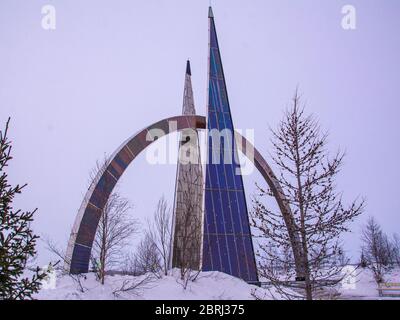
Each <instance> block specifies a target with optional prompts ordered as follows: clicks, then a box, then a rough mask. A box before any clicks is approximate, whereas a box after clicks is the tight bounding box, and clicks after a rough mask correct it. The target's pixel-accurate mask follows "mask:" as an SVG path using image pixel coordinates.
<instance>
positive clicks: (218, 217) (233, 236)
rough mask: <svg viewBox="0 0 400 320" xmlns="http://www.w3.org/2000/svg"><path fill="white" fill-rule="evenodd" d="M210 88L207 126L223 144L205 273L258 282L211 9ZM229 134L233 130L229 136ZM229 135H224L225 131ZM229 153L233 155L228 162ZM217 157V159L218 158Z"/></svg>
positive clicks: (212, 169) (209, 197)
mask: <svg viewBox="0 0 400 320" xmlns="http://www.w3.org/2000/svg"><path fill="white" fill-rule="evenodd" d="M208 16H209V28H210V30H209V32H210V35H209V66H208V77H209V84H208V85H209V88H208V106H207V109H208V110H207V113H208V118H207V127H208V130H209V132H211V131H212V132H215V131H216V130H218V132H220V135H221V137H219V139H220V141H217V142H218V147H216V146H215V145H214V143H215V141H214V140H215V139H213V138H214V137H210V136H209V138H208V147H207V151H208V159H207V160H208V162H207V166H206V184H205V212H204V235H203V260H202V269H203V270H204V271H221V272H225V273H228V274H231V275H233V276H235V277H238V278H241V279H243V280H245V281H248V282H252V283H257V282H258V276H257V270H256V264H255V257H254V249H253V243H252V237H251V233H250V224H249V217H248V212H247V204H246V197H245V192H244V186H243V179H242V175H241V174H239V175H238V174H237V172H241V171H240V164H239V163H236V159H238V150H237V148H236V145H235V143H234V126H233V121H232V116H231V110H230V105H229V100H228V92H227V89H226V83H225V76H224V71H223V67H222V61H221V54H220V50H219V45H218V39H217V32H216V28H215V22H214V14H213V12H212V8H211V7H210V8H209V14H208ZM226 132H229V133H230V139H229V137H226V136H225V134H226ZM223 133H224V135H223V136H222V134H223ZM226 155H228V156H230V159H229V160H230V161H227V159H226ZM216 160H217V161H216Z"/></svg>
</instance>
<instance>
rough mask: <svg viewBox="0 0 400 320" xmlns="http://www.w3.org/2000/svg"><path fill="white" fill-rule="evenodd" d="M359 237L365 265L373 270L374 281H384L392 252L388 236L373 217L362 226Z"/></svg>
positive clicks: (390, 263)
mask: <svg viewBox="0 0 400 320" xmlns="http://www.w3.org/2000/svg"><path fill="white" fill-rule="evenodd" d="M361 239H362V242H363V247H362V250H363V253H364V255H365V260H366V265H367V267H368V268H369V269H370V270H371V271H372V272H373V274H374V279H375V281H376V283H378V284H379V283H382V282H384V281H385V274H386V273H387V272H388V271H389V270H390V268H391V266H392V261H391V255H392V252H391V248H390V243H389V240H388V237H387V236H386V234H385V233H384V232H383V231H382V229H381V227H380V225H379V224H378V222H377V221H376V220H375V219H374V218H373V217H370V218H369V219H368V222H367V224H366V225H365V226H364V228H363V230H362V238H361Z"/></svg>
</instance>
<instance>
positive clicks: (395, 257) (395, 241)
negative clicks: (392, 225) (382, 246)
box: [392, 233, 400, 267]
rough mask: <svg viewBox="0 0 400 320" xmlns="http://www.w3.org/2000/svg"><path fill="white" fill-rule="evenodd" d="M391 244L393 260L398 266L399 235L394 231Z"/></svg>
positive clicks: (399, 260)
mask: <svg viewBox="0 0 400 320" xmlns="http://www.w3.org/2000/svg"><path fill="white" fill-rule="evenodd" d="M392 245H393V251H394V253H393V260H394V262H395V263H396V264H397V266H398V267H400V236H399V235H398V234H397V233H395V234H394V235H393V238H392Z"/></svg>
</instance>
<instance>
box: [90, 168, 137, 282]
mask: <svg viewBox="0 0 400 320" xmlns="http://www.w3.org/2000/svg"><path fill="white" fill-rule="evenodd" d="M107 165H108V161H107V160H104V161H103V162H100V163H99V162H98V163H97V165H96V169H95V170H94V172H93V174H91V177H92V179H95V177H96V175H97V174H98V172H104V170H106V168H107ZM107 183H112V182H111V181H107V179H105V180H104V184H107ZM104 187H105V189H107V188H108V187H107V186H104ZM104 202H105V205H104V208H103V209H102V212H101V216H100V221H99V224H98V226H97V230H96V236H95V239H94V243H93V248H92V256H91V261H92V265H93V268H94V270H95V271H96V273H97V276H98V279H99V281H100V282H101V283H102V284H104V281H105V276H106V272H107V271H108V270H109V269H110V268H112V267H114V266H117V265H118V264H120V263H121V261H122V258H123V257H124V255H123V249H124V247H125V246H126V245H127V242H128V240H129V239H130V238H131V237H132V236H133V235H134V234H135V233H137V229H138V222H137V220H136V219H132V218H131V217H130V214H129V213H130V210H131V206H130V204H129V201H128V200H127V199H125V198H123V197H121V195H120V194H119V193H118V192H117V191H113V192H112V193H111V194H110V196H109V197H108V198H107V199H104Z"/></svg>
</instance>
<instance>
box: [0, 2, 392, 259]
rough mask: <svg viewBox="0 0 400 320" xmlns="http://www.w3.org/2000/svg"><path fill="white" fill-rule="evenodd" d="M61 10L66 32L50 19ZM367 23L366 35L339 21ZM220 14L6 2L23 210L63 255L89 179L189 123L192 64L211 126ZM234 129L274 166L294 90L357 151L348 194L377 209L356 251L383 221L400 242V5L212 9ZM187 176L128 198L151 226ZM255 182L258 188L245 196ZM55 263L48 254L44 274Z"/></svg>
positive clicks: (1, 47)
mask: <svg viewBox="0 0 400 320" xmlns="http://www.w3.org/2000/svg"><path fill="white" fill-rule="evenodd" d="M46 4H51V5H54V6H55V8H56V13H57V25H56V30H54V31H45V30H43V29H42V27H41V19H42V14H41V8H42V6H43V5H46ZM346 4H351V5H354V6H355V8H356V9H357V29H356V30H353V31H345V30H343V29H342V27H341V19H342V14H341V9H342V7H343V6H344V5H346ZM208 5H209V1H207V0H204V1H187V0H180V1H178V0H176V1H175V0H168V1H163V0H158V1H149V0H147V1H128V0H126V1H122V0H119V1H115V0H114V1H110V0H108V1H99V0H86V1H77V0H68V1H66V0H64V1H61V0H53V1H50V0H48V1H42V0H41V1H39V0H37V1H36V0H30V1H24V0H1V1H0V123H1V125H2V126H3V125H4V123H5V121H6V119H7V117H8V116H11V117H12V123H11V131H10V136H11V138H12V140H13V155H14V157H15V159H14V160H13V162H12V163H11V165H10V167H9V173H10V180H11V182H12V183H17V182H18V183H24V182H28V183H29V186H28V188H27V189H26V190H25V192H24V193H23V195H22V196H20V197H18V199H17V201H16V204H17V205H18V206H19V207H21V208H23V209H33V208H35V207H38V208H39V211H38V213H37V216H36V221H35V223H34V228H35V231H36V232H37V233H39V234H44V235H47V236H49V237H51V238H53V239H54V240H56V241H57V242H58V243H59V245H60V246H62V247H65V246H66V243H67V240H68V236H69V232H70V228H71V226H72V223H73V221H74V218H75V215H76V212H77V210H78V208H79V206H80V203H81V201H82V197H83V195H84V193H85V190H86V188H87V181H88V173H89V171H90V170H91V168H93V166H94V164H95V162H96V160H98V159H101V158H102V157H103V155H104V153H107V154H111V153H113V151H114V150H115V149H116V148H117V147H118V146H119V145H120V144H121V143H122V142H123V141H124V140H125V139H127V138H128V137H129V136H131V135H132V134H133V133H135V132H136V131H138V130H139V129H142V128H143V127H145V126H147V125H149V124H151V123H153V122H155V121H157V120H159V119H161V118H165V117H168V116H173V115H177V114H179V113H180V112H181V105H182V94H183V81H184V72H185V62H186V59H187V58H190V59H191V63H192V74H193V77H192V78H193V87H194V95H195V102H196V108H197V111H198V113H199V114H202V115H204V114H205V110H206V93H207V91H206V88H207V79H206V78H207V43H208V34H207V33H208V21H207V10H208ZM213 8H214V14H215V18H216V25H217V31H218V35H219V40H220V46H221V51H222V58H223V64H224V69H225V75H226V78H227V85H228V92H229V97H230V102H231V109H232V114H233V118H234V123H235V126H236V127H237V128H243V129H245V128H254V129H255V134H256V136H255V143H256V145H257V147H258V148H259V150H260V151H261V152H262V153H263V154H264V155H265V156H266V158H267V159H269V155H268V149H269V147H270V144H269V138H270V135H269V132H268V130H267V128H268V126H272V127H274V126H276V124H277V123H278V121H279V119H280V118H281V116H282V111H283V110H284V108H285V106H286V105H287V104H288V103H289V101H290V98H291V97H292V95H293V92H294V90H295V87H296V86H297V85H299V86H300V90H301V92H302V93H303V96H304V97H305V98H306V100H307V105H308V111H309V112H313V113H315V114H316V115H317V116H318V118H319V119H320V121H321V124H322V126H323V127H324V128H326V129H327V130H329V132H330V139H329V140H330V147H331V148H332V150H333V151H334V150H336V148H337V147H339V146H340V147H342V148H343V149H345V150H346V151H347V157H346V160H345V166H344V168H343V171H342V173H341V175H340V179H339V181H338V187H339V189H340V190H343V191H344V194H345V198H346V199H351V198H354V197H357V196H365V197H366V198H367V209H366V212H365V217H364V218H361V219H359V220H358V222H357V223H355V224H354V225H353V230H354V234H353V235H349V236H347V237H346V238H345V239H346V248H347V249H348V250H349V253H350V254H352V255H354V256H356V255H358V247H359V231H360V226H361V224H362V223H363V222H364V221H365V218H366V217H367V216H368V215H374V216H376V218H377V219H378V221H379V222H380V223H381V224H382V226H383V227H384V229H385V230H386V231H387V232H388V233H392V232H399V231H400V230H399V222H400V219H399V214H400V204H399V198H400V195H399V191H398V190H399V189H398V183H399V181H400V172H399V170H398V168H397V166H398V164H399V156H400V152H399V140H400V130H399V128H398V120H399V116H400V112H399V108H400V106H399V102H398V101H399V98H398V94H399V92H400V81H399V77H400V63H399V59H400V58H399V57H400V37H399V30H400V2H399V1H398V0H384V1H378V0H347V1H336V0H330V1H320V0H268V1H266V0H253V1H238V0H214V1H213ZM175 170H176V169H175V166H174V165H167V166H158V167H154V166H150V165H148V164H147V163H146V161H145V157H144V155H142V156H141V157H139V159H137V160H136V161H135V162H134V163H133V165H131V167H130V168H129V169H128V171H127V172H126V174H125V175H124V177H123V180H122V181H121V185H120V190H121V192H122V193H123V194H124V195H125V196H127V197H129V198H130V200H131V201H132V203H133V204H134V206H135V209H134V213H135V214H137V216H139V217H144V216H146V215H150V214H151V213H152V211H153V208H154V207H155V205H156V202H157V200H158V198H159V197H160V196H161V195H162V194H165V196H166V197H167V199H169V200H170V201H171V202H172V199H173V188H174V181H175ZM254 181H261V176H260V175H259V174H258V173H257V174H254V175H253V176H251V177H246V178H245V182H246V185H247V194H248V195H251V194H252V193H253V192H254V191H255V187H254ZM48 257H49V255H48V253H47V252H46V251H44V249H43V246H42V245H41V246H40V260H39V261H40V262H41V263H44V262H45V261H46V260H47V259H48Z"/></svg>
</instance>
